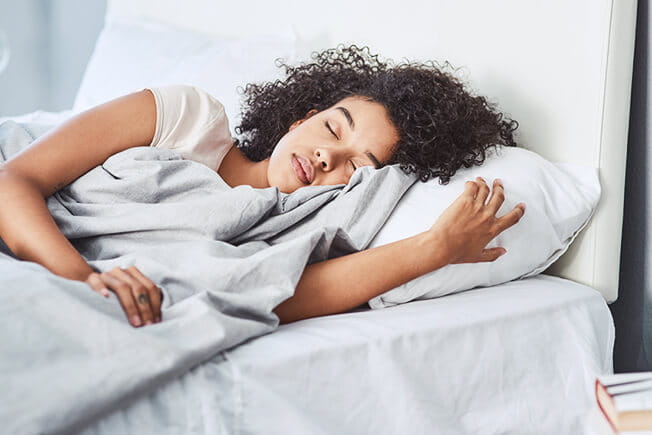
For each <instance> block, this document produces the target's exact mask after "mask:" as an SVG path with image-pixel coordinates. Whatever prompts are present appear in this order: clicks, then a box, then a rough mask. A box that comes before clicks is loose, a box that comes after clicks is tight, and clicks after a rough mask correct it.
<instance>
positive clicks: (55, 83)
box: [0, 0, 106, 117]
mask: <svg viewBox="0 0 652 435" xmlns="http://www.w3.org/2000/svg"><path fill="white" fill-rule="evenodd" d="M105 10H106V0H0V69H2V65H3V64H4V62H3V54H2V52H4V53H5V58H6V53H7V50H8V52H9V61H8V63H7V64H6V67H5V68H4V70H3V71H0V117H2V116H11V115H20V114H23V113H27V112H32V111H34V110H46V111H59V110H66V109H70V108H72V105H73V101H74V98H75V93H76V92H77V88H78V87H79V84H80V82H81V78H82V75H83V73H84V68H85V67H86V64H87V63H88V59H89V58H90V55H91V53H92V51H93V47H94V46H95V40H96V39H97V36H98V34H99V33H100V30H101V29H102V26H103V24H104V13H105ZM3 36H4V37H3Z"/></svg>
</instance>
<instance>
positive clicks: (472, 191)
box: [462, 180, 478, 199]
mask: <svg viewBox="0 0 652 435" xmlns="http://www.w3.org/2000/svg"><path fill="white" fill-rule="evenodd" d="M477 194H478V185H477V184H476V183H475V182H474V181H470V180H469V181H467V182H466V183H464V193H462V195H467V196H470V197H471V198H473V199H475V196H476V195H477Z"/></svg>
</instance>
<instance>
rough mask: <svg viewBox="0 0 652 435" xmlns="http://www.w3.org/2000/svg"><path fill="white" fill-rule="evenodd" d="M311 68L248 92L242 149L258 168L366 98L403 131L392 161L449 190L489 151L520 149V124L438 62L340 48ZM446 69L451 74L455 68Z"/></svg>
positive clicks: (316, 56)
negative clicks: (344, 102) (299, 135)
mask: <svg viewBox="0 0 652 435" xmlns="http://www.w3.org/2000/svg"><path fill="white" fill-rule="evenodd" d="M311 57H312V59H313V60H314V62H312V63H302V64H300V65H299V66H290V65H287V64H286V63H285V62H284V61H283V60H282V59H277V61H276V62H277V66H279V67H283V68H284V69H285V75H286V78H285V79H284V80H282V81H281V80H276V81H274V82H266V83H261V84H256V83H250V84H248V85H246V87H245V88H244V89H241V93H242V94H243V98H242V100H243V103H242V121H241V123H240V125H238V126H237V127H236V128H235V131H236V133H237V134H239V135H241V136H242V140H238V139H237V140H236V146H237V147H238V148H240V149H241V151H242V152H243V153H244V154H245V155H246V156H247V157H248V158H249V159H250V160H253V161H261V160H264V159H266V158H267V157H269V156H270V155H271V153H272V150H273V149H274V147H275V146H276V144H277V143H278V141H279V140H280V139H281V137H283V135H284V134H285V133H286V132H287V131H288V128H289V127H290V125H291V124H292V123H293V122H294V121H296V120H298V119H301V118H303V117H304V116H305V115H306V113H307V112H308V111H309V110H311V109H317V110H318V111H322V110H324V109H327V108H329V107H330V106H332V105H333V104H335V103H336V102H338V101H339V100H341V99H342V98H345V97H348V96H353V95H355V96H362V97H367V98H369V99H371V100H372V101H375V102H378V103H380V104H382V105H383V106H384V107H385V109H386V110H387V112H388V115H389V118H390V120H391V121H392V123H393V124H394V126H395V128H396V129H397V131H398V135H399V140H398V142H397V143H396V145H395V148H394V150H393V153H392V157H391V159H390V161H387V162H383V163H384V164H399V165H400V168H401V169H402V170H403V171H404V172H406V173H413V172H415V173H416V174H417V176H418V177H419V179H420V180H422V181H427V180H428V179H429V178H431V177H439V182H440V183H441V184H447V183H448V182H449V180H450V178H451V177H452V176H453V175H454V174H455V172H456V171H457V170H458V169H459V168H461V167H462V166H464V167H465V168H468V167H470V166H473V165H481V164H482V163H483V162H484V160H485V157H486V154H485V150H486V149H487V148H489V147H490V146H494V145H497V144H501V145H507V146H516V143H515V142H514V138H513V136H512V132H513V131H514V130H516V129H517V128H518V122H517V121H514V120H512V119H510V118H507V117H504V116H503V114H502V113H500V112H499V111H497V110H496V109H495V107H494V106H493V104H490V103H488V102H487V100H486V99H485V98H484V97H481V96H474V95H472V94H471V93H470V92H469V91H468V90H466V89H465V87H464V84H463V83H462V82H461V81H460V80H459V79H457V78H456V77H455V76H454V75H452V74H451V73H447V72H444V71H442V69H441V68H440V67H439V66H438V65H437V64H436V63H435V62H434V61H428V62H425V63H412V62H406V63H402V64H398V65H395V64H394V63H393V62H392V61H391V60H388V61H381V60H379V59H378V56H377V55H373V54H371V53H370V52H369V48H368V47H362V48H359V47H357V46H356V45H351V46H348V47H346V46H344V45H342V44H340V45H338V46H337V47H336V48H331V49H328V50H324V51H323V52H321V53H318V52H313V53H312V56H311ZM445 65H448V66H450V64H449V63H448V62H446V63H445Z"/></svg>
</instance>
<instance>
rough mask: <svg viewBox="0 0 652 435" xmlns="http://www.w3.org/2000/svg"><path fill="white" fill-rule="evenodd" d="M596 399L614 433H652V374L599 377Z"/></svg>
mask: <svg viewBox="0 0 652 435" xmlns="http://www.w3.org/2000/svg"><path fill="white" fill-rule="evenodd" d="M595 396H596V399H597V401H598V406H599V407H600V410H601V411H602V413H603V414H604V416H605V417H606V418H607V420H608V421H609V424H610V425H611V427H612V428H613V429H614V430H615V431H617V432H620V431H640V430H652V372H640V373H617V374H615V375H607V376H599V377H598V378H597V379H596V380H595Z"/></svg>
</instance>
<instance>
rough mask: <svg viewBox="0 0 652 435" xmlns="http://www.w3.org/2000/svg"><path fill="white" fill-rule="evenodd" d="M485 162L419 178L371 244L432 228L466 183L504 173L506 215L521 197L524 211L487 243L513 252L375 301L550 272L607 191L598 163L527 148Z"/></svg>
mask: <svg viewBox="0 0 652 435" xmlns="http://www.w3.org/2000/svg"><path fill="white" fill-rule="evenodd" d="M487 151H488V154H487V159H486V160H485V162H484V164H483V165H482V166H475V167H472V168H462V169H460V170H458V171H457V172H456V174H455V176H453V177H452V178H451V181H450V183H449V184H447V185H440V184H439V180H438V179H433V180H430V181H428V182H425V183H423V182H420V181H417V182H416V183H415V184H414V185H413V186H412V187H410V189H409V190H408V191H407V192H406V193H405V195H404V197H403V198H401V200H400V201H399V203H398V205H397V206H396V208H395V209H394V211H393V212H392V214H391V215H390V217H389V219H388V220H387V222H386V223H385V225H384V226H383V227H382V228H381V230H380V231H379V232H378V234H377V235H376V237H375V238H374V239H373V240H372V242H371V245H370V247H371V248H373V247H376V246H380V245H384V244H387V243H391V242H394V241H397V240H400V239H404V238H407V237H411V236H413V235H415V234H418V233H420V232H423V231H426V230H428V229H429V228H430V227H431V226H432V225H433V224H434V223H435V221H436V220H437V218H438V217H439V215H440V214H441V213H442V212H443V211H444V210H445V209H446V208H447V207H448V206H449V205H450V204H451V203H452V202H453V201H455V199H457V197H458V196H459V195H460V194H461V193H462V192H463V191H464V183H465V182H466V181H468V180H473V181H475V178H476V177H482V178H484V180H485V181H486V182H487V184H489V187H490V188H491V186H492V184H493V180H494V179H495V178H500V179H501V180H502V182H503V186H504V189H505V202H504V203H503V204H502V206H501V207H500V209H499V210H498V213H497V216H499V217H500V216H503V215H504V214H506V213H507V212H509V211H510V210H512V209H513V208H514V206H515V205H516V204H518V203H519V202H523V203H525V206H526V210H525V215H524V216H523V217H522V218H521V220H520V221H519V222H518V223H517V224H516V225H514V226H512V227H510V228H508V229H507V230H505V231H503V232H502V233H500V234H499V235H498V236H496V238H494V239H493V240H492V241H491V242H490V243H489V245H487V247H488V248H493V247H497V246H502V247H504V248H505V249H506V250H507V253H505V254H504V255H502V256H500V257H498V259H497V260H495V261H493V262H484V263H465V264H451V265H448V266H445V267H443V268H441V269H438V270H436V271H434V272H431V273H428V274H426V275H423V276H421V277H419V278H416V279H414V280H412V281H410V282H408V283H406V284H404V285H401V286H399V287H397V288H395V289H392V290H390V291H388V292H386V293H384V294H382V295H380V296H377V297H375V298H373V299H371V300H370V301H369V305H370V306H371V308H384V307H388V306H392V305H397V304H401V303H404V302H408V301H411V300H415V299H431V298H435V297H439V296H444V295H447V294H450V293H454V292H458V291H462V290H468V289H470V288H474V287H479V286H483V287H486V286H491V285H496V284H500V283H504V282H507V281H511V280H514V279H518V278H525V277H528V276H532V275H535V274H538V273H541V272H543V271H544V270H545V269H546V268H547V267H548V266H550V265H551V264H552V263H553V262H554V261H555V260H557V259H558V258H559V257H560V256H561V255H562V254H563V253H564V252H565V251H566V249H567V248H568V246H569V245H570V243H571V242H572V241H573V239H574V238H575V236H576V235H577V234H578V233H579V232H580V231H581V230H582V228H584V226H585V225H586V224H587V223H588V221H589V219H590V218H591V216H592V215H593V212H594V211H595V208H596V206H597V204H598V200H599V198H600V182H599V180H598V174H597V170H596V169H595V168H590V167H585V166H580V165H573V164H568V163H551V162H549V161H547V160H545V159H544V158H543V157H541V156H539V155H538V154H536V153H534V152H532V151H528V150H526V149H523V148H516V147H502V146H498V147H496V148H490V149H489V150H487Z"/></svg>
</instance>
